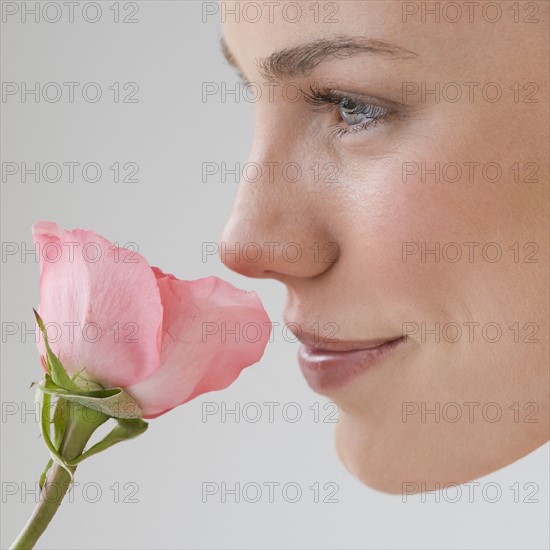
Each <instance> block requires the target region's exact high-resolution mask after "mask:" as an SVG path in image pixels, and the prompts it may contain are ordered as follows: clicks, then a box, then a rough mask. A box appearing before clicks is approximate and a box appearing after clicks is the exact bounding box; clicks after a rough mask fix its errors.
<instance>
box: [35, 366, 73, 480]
mask: <svg viewBox="0 0 550 550" xmlns="http://www.w3.org/2000/svg"><path fill="white" fill-rule="evenodd" d="M45 376H48V375H47V374H46V375H45ZM37 386H38V387H39V388H40V386H39V385H38V384H37ZM39 393H41V394H42V395H39ZM36 397H37V401H38V402H39V403H40V431H41V433H42V437H43V438H44V443H46V447H48V450H49V451H50V457H51V459H52V460H53V461H54V462H56V463H57V464H59V465H60V466H61V467H62V468H63V469H65V470H66V471H67V473H68V474H69V475H70V477H71V481H73V472H72V469H71V468H70V467H69V466H68V464H67V463H66V461H65V459H64V458H63V457H62V456H61V453H60V452H59V451H58V450H57V448H56V446H55V445H54V444H53V442H52V440H51V434H50V424H51V420H50V412H51V399H52V398H51V395H50V394H48V393H44V392H40V390H39V391H37V392H36ZM48 469H49V466H47V467H46V471H45V472H44V474H43V475H44V476H45V474H46V472H47V470H48ZM41 479H42V478H41Z"/></svg>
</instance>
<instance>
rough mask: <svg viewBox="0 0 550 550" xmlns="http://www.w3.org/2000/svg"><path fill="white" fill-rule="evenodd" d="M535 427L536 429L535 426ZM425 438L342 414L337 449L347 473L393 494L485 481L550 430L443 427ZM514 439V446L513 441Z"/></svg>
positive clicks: (531, 448) (539, 442)
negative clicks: (495, 432)
mask: <svg viewBox="0 0 550 550" xmlns="http://www.w3.org/2000/svg"><path fill="white" fill-rule="evenodd" d="M535 426H536V425H535ZM438 428H439V429H433V430H427V431H425V432H424V433H423V434H421V433H414V434H406V433H403V430H402V426H395V425H391V424H388V425H385V426H373V425H372V424H371V425H369V423H368V422H366V421H365V419H364V418H361V417H360V416H357V417H356V416H354V415H353V414H348V413H346V412H343V413H342V411H341V414H340V418H339V421H338V425H337V429H336V437H335V443H336V450H337V453H338V457H339V459H340V461H341V462H342V464H343V465H344V466H345V468H346V469H347V470H348V472H349V473H350V474H351V475H352V476H353V477H355V478H356V479H358V480H359V481H361V482H362V483H363V484H364V485H366V486H368V487H370V488H371V489H375V490H377V491H380V492H383V493H388V494H394V495H404V494H407V495H411V496H412V495H414V494H420V493H423V492H426V491H437V490H440V489H447V488H450V487H452V486H456V485H460V484H463V483H467V482H470V481H473V480H475V479H477V478H480V477H482V476H486V475H488V474H490V473H492V472H495V471H496V470H499V469H501V468H503V467H505V466H508V465H509V464H511V463H513V462H515V461H516V460H519V459H520V458H522V457H523V456H525V455H527V454H529V453H530V452H532V451H534V450H535V449H537V448H538V447H540V446H541V445H544V444H545V443H546V442H547V440H548V427H547V426H546V425H545V426H540V425H538V426H536V428H535V429H534V430H532V431H530V432H526V431H525V430H524V431H523V432H522V433H521V435H520V432H517V433H516V434H508V435H509V436H511V437H506V436H504V437H502V438H499V439H498V440H497V439H493V438H492V437H491V436H490V434H488V433H483V432H477V433H474V432H472V433H470V434H468V433H466V432H464V431H462V432H458V431H455V430H453V429H448V428H449V426H448V425H447V426H438ZM514 436H519V437H517V438H516V439H515V441H514V444H513V445H511V444H510V443H511V441H512V440H513V438H514Z"/></svg>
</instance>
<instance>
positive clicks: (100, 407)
mask: <svg viewBox="0 0 550 550" xmlns="http://www.w3.org/2000/svg"><path fill="white" fill-rule="evenodd" d="M36 386H37V387H38V389H40V390H41V391H42V392H44V393H45V394H50V395H56V396H57V397H60V398H63V399H66V400H68V401H73V402H75V403H78V404H79V405H82V406H84V407H87V408H89V409H93V410H96V411H99V412H102V413H103V414H106V415H107V416H110V417H112V418H117V419H118V418H122V419H136V418H141V415H142V413H141V409H140V408H139V405H138V404H137V402H136V401H135V400H134V399H133V398H132V397H130V395H129V394H127V393H126V392H125V391H124V390H123V389H122V388H110V389H108V390H103V389H102V390H91V391H85V390H82V389H81V388H79V387H78V386H77V391H69V390H67V389H65V388H63V387H60V386H59V385H58V384H56V383H55V381H54V380H53V377H51V376H50V375H48V374H46V375H45V383H44V384H43V385H41V384H36Z"/></svg>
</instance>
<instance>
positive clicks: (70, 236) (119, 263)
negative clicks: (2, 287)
mask: <svg viewBox="0 0 550 550" xmlns="http://www.w3.org/2000/svg"><path fill="white" fill-rule="evenodd" d="M33 240H34V242H35V245H37V247H38V248H37V252H38V254H39V257H40V270H41V276H40V316H41V317H42V319H43V320H44V323H45V324H46V328H47V329H48V336H49V340H50V345H51V348H52V351H53V352H54V353H55V354H56V355H57V356H58V357H59V358H60V360H61V362H62V363H63V366H64V367H65V369H66V370H67V372H68V373H69V375H71V376H72V375H74V374H76V373H78V372H80V371H82V372H81V376H82V377H84V378H86V379H88V380H92V381H94V382H97V383H99V384H101V385H102V386H103V387H105V388H112V387H122V388H123V389H124V390H125V391H126V392H127V393H128V394H130V396H131V397H133V398H134V399H135V400H136V401H137V403H138V404H139V406H140V408H141V410H142V413H143V417H144V418H154V417H156V416H159V415H161V414H163V413H165V412H167V411H169V410H171V409H173V408H174V407H176V406H178V405H181V404H182V403H185V402H187V401H189V400H190V399H193V398H195V397H197V396H198V395H200V394H203V393H206V392H209V391H214V390H221V389H223V388H225V387H227V386H228V385H229V384H231V383H232V382H233V381H234V380H235V379H236V378H237V377H238V376H239V374H240V372H241V371H242V370H243V369H244V368H245V367H247V366H249V365H252V364H254V363H257V362H258V361H259V360H260V358H261V357H262V355H263V352H264V349H265V346H266V345H267V342H268V340H269V335H270V332H271V323H270V320H269V317H268V316H267V313H266V312H265V310H264V308H263V307H262V304H261V302H260V300H259V298H258V296H257V295H256V293H255V292H245V291H242V290H239V289H237V288H235V287H234V286H233V285H231V284H229V283H227V282H225V281H223V280H221V279H219V278H217V277H206V278H204V279H198V280H196V281H181V280H179V279H176V278H175V277H174V276H173V275H169V274H166V273H163V272H162V271H161V270H160V269H158V268H156V267H151V266H150V265H149V264H148V262H147V260H146V259H145V258H144V257H143V256H141V255H139V254H138V253H137V252H135V251H131V250H128V249H125V248H119V247H117V246H114V245H113V244H112V243H111V242H109V241H108V240H107V239H105V238H103V237H101V236H100V235H97V234H96V233H94V232H93V231H87V230H83V229H75V230H74V231H63V230H62V229H61V228H60V227H59V226H58V225H57V224H55V223H52V222H44V221H42V222H37V223H35V224H34V226H33ZM243 327H247V328H246V330H243ZM251 327H252V329H251ZM235 328H237V334H236V335H235V334H233V333H232V332H231V331H233V330H235ZM226 329H227V334H226ZM39 350H40V353H41V354H42V355H45V353H46V351H45V346H44V341H43V338H42V336H41V335H40V338H39ZM82 369H84V370H82Z"/></svg>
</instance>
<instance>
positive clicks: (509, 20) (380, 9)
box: [217, 0, 548, 78]
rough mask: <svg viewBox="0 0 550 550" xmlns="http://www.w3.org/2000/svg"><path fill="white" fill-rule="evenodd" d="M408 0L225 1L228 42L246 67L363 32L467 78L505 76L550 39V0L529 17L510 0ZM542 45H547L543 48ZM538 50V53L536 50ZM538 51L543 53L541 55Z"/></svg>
mask: <svg viewBox="0 0 550 550" xmlns="http://www.w3.org/2000/svg"><path fill="white" fill-rule="evenodd" d="M490 4H491V5H492V8H491V9H488V8H486V7H485V6H484V5H483V3H478V2H466V3H462V2H436V3H434V2H405V1H398V0H339V1H310V0H307V1H303V0H302V1H300V2H292V1H282V0H281V1H279V2H261V1H259V2H247V1H246V0H245V1H243V0H241V1H220V3H219V13H218V15H217V16H218V17H219V18H220V21H221V23H222V32H223V36H224V38H225V41H226V43H227V45H228V47H229V49H230V50H231V52H232V53H233V55H234V56H235V58H236V59H237V61H238V62H239V64H240V65H241V66H242V68H243V69H244V70H247V71H248V70H252V69H253V60H254V59H258V58H264V57H267V56H269V55H271V54H272V53H273V52H276V51H280V50H283V49H286V48H289V47H294V46H298V45H300V44H304V43H306V42H311V41H315V40H319V39H326V38H333V37H342V36H346V37H365V38H368V39H373V40H380V41H384V42H387V43H391V44H395V45H396V46H398V47H401V48H404V49H407V50H410V51H413V52H416V53H417V54H418V56H419V62H420V63H422V64H423V65H424V66H425V67H429V68H430V72H433V69H434V68H440V70H441V71H442V72H443V73H454V72H455V70H460V72H461V73H462V72H466V73H468V72H469V74H465V78H466V77H478V76H481V74H480V73H482V74H485V76H488V73H492V74H493V75H494V76H495V77H499V76H500V77H501V78H502V77H504V76H506V75H508V74H509V72H510V70H513V69H514V67H515V66H517V67H518V68H523V69H525V68H526V66H529V65H530V64H532V62H533V56H532V55H530V53H531V54H532V51H533V48H537V47H541V48H545V47H546V46H545V45H544V44H545V43H546V40H547V39H548V33H547V31H546V28H547V22H548V4H546V3H544V5H541V6H538V4H535V3H532V4H533V5H537V6H538V8H539V9H538V10H537V12H536V14H535V15H533V16H532V17H531V18H532V19H536V20H538V22H535V23H527V22H526V21H522V19H525V18H526V17H527V16H526V14H524V13H521V12H519V13H515V12H514V10H513V9H511V3H510V2H491V3H490ZM542 51H544V49H543V50H542ZM535 57H536V56H535ZM540 57H543V56H539V60H540Z"/></svg>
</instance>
